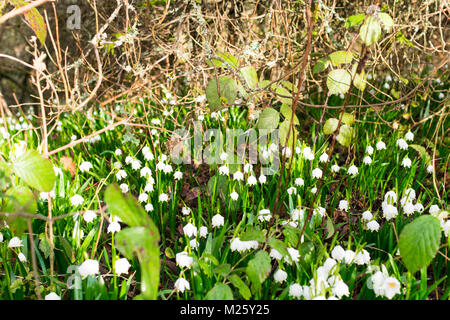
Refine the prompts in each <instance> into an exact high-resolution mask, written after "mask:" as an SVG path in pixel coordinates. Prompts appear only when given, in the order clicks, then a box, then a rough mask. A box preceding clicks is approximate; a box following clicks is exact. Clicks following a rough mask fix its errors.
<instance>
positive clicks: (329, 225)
mask: <svg viewBox="0 0 450 320" xmlns="http://www.w3.org/2000/svg"><path fill="white" fill-rule="evenodd" d="M326 228H327V236H326V238H325V239H329V238H331V237H332V236H333V234H334V225H333V220H332V219H330V218H329V217H328V216H327V224H326Z"/></svg>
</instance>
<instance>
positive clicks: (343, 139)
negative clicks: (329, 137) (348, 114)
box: [336, 124, 354, 147]
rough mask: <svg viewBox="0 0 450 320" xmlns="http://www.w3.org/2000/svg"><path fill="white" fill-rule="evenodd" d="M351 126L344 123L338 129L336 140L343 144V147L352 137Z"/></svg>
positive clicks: (346, 145) (347, 144) (348, 143)
mask: <svg viewBox="0 0 450 320" xmlns="http://www.w3.org/2000/svg"><path fill="white" fill-rule="evenodd" d="M353 132H354V131H353V128H352V127H351V126H349V125H347V124H344V125H342V126H341V128H340V129H339V134H338V136H337V137H336V140H337V141H338V142H339V143H340V144H341V145H343V146H344V147H348V146H349V145H350V143H351V141H352V138H353Z"/></svg>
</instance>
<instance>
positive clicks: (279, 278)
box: [273, 269, 287, 282]
mask: <svg viewBox="0 0 450 320" xmlns="http://www.w3.org/2000/svg"><path fill="white" fill-rule="evenodd" d="M273 279H274V280H275V282H284V281H286V279H287V273H286V272H285V271H283V270H281V269H278V270H277V271H276V272H275V273H274V275H273Z"/></svg>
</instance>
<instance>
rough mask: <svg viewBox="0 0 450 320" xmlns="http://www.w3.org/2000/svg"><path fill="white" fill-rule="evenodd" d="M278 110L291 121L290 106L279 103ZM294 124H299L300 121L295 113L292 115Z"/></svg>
mask: <svg viewBox="0 0 450 320" xmlns="http://www.w3.org/2000/svg"><path fill="white" fill-rule="evenodd" d="M280 112H281V114H282V115H283V117H284V118H285V119H286V120H288V121H289V122H290V121H291V117H292V108H291V107H290V106H288V105H287V104H284V103H283V104H282V105H281V108H280ZM294 124H300V121H298V118H297V116H296V115H294Z"/></svg>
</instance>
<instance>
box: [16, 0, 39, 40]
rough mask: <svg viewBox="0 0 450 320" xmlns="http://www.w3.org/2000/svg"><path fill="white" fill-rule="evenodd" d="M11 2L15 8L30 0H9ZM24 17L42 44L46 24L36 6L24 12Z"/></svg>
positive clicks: (27, 3) (28, 2)
mask: <svg viewBox="0 0 450 320" xmlns="http://www.w3.org/2000/svg"><path fill="white" fill-rule="evenodd" d="M10 2H11V4H12V5H14V6H15V7H16V8H21V7H24V6H26V5H29V4H30V1H25V0H10ZM24 15H25V19H26V20H27V22H28V23H29V25H30V27H31V29H33V31H34V33H35V34H36V37H37V38H38V39H39V41H40V42H41V43H42V45H44V43H45V38H46V37H47V25H46V24H45V21H44V18H43V17H42V16H41V14H40V13H39V11H38V10H37V9H36V8H33V9H31V10H29V11H27V12H25V13H24Z"/></svg>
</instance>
